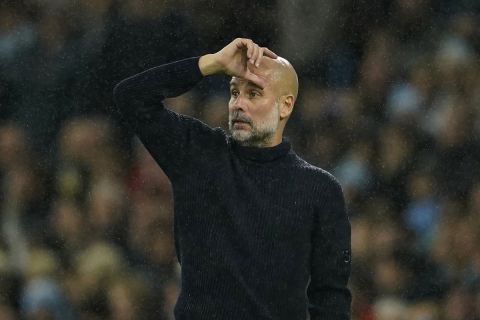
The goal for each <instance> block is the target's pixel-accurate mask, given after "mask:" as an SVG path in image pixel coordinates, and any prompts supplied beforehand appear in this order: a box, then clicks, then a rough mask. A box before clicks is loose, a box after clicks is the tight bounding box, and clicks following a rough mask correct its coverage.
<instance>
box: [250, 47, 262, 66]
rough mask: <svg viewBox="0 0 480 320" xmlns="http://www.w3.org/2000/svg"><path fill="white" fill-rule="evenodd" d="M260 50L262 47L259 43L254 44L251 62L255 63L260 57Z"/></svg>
mask: <svg viewBox="0 0 480 320" xmlns="http://www.w3.org/2000/svg"><path fill="white" fill-rule="evenodd" d="M259 50H260V47H259V46H258V45H257V44H255V43H254V44H253V54H252V57H251V58H250V63H251V64H255V60H257V57H258V51H259Z"/></svg>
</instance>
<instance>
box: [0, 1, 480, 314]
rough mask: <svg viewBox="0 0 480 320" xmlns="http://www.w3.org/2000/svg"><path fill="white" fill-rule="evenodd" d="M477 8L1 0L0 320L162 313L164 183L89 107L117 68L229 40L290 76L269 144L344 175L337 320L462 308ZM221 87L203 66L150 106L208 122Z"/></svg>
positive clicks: (478, 206)
mask: <svg viewBox="0 0 480 320" xmlns="http://www.w3.org/2000/svg"><path fill="white" fill-rule="evenodd" d="M479 14H480V2H479V1H475V0H440V1H435V0H416V1H415V0H383V1H381V0H375V1H366V0H342V1H334V0H330V1H315V0H297V1H281V0H278V1H275V0H268V1H235V2H234V1H226V0H220V1H206V0H199V1H195V0H181V1H147V0H143V1H142V0H123V1H121V0H83V1H68V0H20V1H14V0H11V1H9V0H0V183H1V184H0V186H1V189H0V319H3V320H9V319H19V318H20V317H22V318H25V319H66V320H68V319H112V320H113V319H116V320H123V319H125V320H127V319H172V308H173V304H174V302H175V299H176V295H177V294H178V290H179V289H178V288H179V287H178V286H179V283H178V270H179V267H178V265H177V263H176V258H175V254H174V245H173V241H172V239H173V238H172V231H173V227H172V199H171V191H170V185H169V182H168V180H167V179H166V177H165V175H164V174H163V173H162V172H161V170H160V169H159V168H158V167H157V166H156V164H155V163H154V162H153V160H152V159H151V158H150V156H149V155H148V153H147V152H146V151H145V149H144V148H143V147H142V146H141V145H140V144H139V143H138V141H136V140H135V139H131V134H130V133H128V132H125V130H121V129H120V128H122V126H123V124H122V123H118V122H115V121H114V120H112V119H110V118H109V117H108V116H107V115H106V110H107V109H108V107H109V106H111V104H112V89H113V86H114V84H115V83H117V82H118V81H119V80H121V79H122V78H124V77H127V76H129V75H132V74H134V73H136V72H140V71H142V70H143V69H145V68H147V67H151V66H155V65H158V64H161V63H164V62H168V61H171V60H175V59H180V58H184V57H189V56H193V55H201V54H204V53H208V52H213V51H216V50H218V49H220V48H221V47H222V46H223V45H225V44H226V43H228V42H229V41H231V40H232V39H233V38H234V37H249V38H252V39H254V40H255V41H257V42H258V43H261V44H263V45H266V46H269V47H270V48H272V49H273V50H274V51H276V52H277V53H278V54H280V55H282V56H285V57H287V58H288V59H290V60H291V61H292V62H293V64H294V65H295V66H296V68H297V70H298V72H299V75H300V78H301V79H300V81H301V82H300V83H301V85H300V96H299V100H298V102H297V104H296V107H295V110H294V115H293V116H292V119H291V120H290V122H289V126H288V130H287V131H288V132H287V136H288V137H289V138H290V140H292V141H293V145H294V148H295V150H296V151H297V152H298V153H299V154H300V155H302V156H303V157H305V158H306V159H307V160H308V161H310V162H311V163H313V164H315V165H318V166H320V167H322V168H325V169H327V170H329V171H331V172H333V173H334V174H335V175H336V176H337V177H338V179H339V180H340V181H341V183H342V185H343V188H344V191H345V194H346V198H347V202H348V207H349V213H350V217H351V223H352V246H353V272H352V277H351V284H350V287H351V289H352V292H353V297H354V299H353V319H354V320H374V319H375V320H425V319H428V320H435V319H439V320H472V319H480V179H479V174H480V148H479V133H480V131H479V130H480V59H479V54H480V25H479V24H480V16H479ZM227 99H228V92H227V86H226V78H224V77H220V76H219V77H212V78H209V79H205V80H204V81H203V82H202V83H201V84H200V85H199V86H197V87H196V88H195V89H194V90H192V91H191V92H189V93H188V94H185V95H183V96H181V97H178V98H175V99H171V100H169V101H168V104H169V105H170V106H171V107H172V109H174V110H176V111H178V112H182V113H186V114H191V115H194V116H196V117H199V118H200V119H202V120H203V121H205V122H207V123H208V124H210V125H212V126H222V127H225V125H226V114H227V109H226V103H227ZM292 188H294V186H292Z"/></svg>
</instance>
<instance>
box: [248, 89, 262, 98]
mask: <svg viewBox="0 0 480 320" xmlns="http://www.w3.org/2000/svg"><path fill="white" fill-rule="evenodd" d="M249 95H250V98H255V97H257V96H259V95H260V92H258V91H256V90H252V91H250V93H249Z"/></svg>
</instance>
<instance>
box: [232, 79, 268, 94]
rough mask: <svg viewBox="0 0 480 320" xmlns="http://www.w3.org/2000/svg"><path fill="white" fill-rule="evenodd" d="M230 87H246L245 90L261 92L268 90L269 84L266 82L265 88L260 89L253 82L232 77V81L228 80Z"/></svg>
mask: <svg viewBox="0 0 480 320" xmlns="http://www.w3.org/2000/svg"><path fill="white" fill-rule="evenodd" d="M230 87H247V88H255V89H259V90H262V91H263V90H265V89H267V90H268V87H270V83H269V81H268V80H267V81H266V82H265V87H264V88H262V87H260V86H258V85H257V84H255V83H254V82H251V81H248V80H246V79H243V78H239V77H232V79H231V80H230Z"/></svg>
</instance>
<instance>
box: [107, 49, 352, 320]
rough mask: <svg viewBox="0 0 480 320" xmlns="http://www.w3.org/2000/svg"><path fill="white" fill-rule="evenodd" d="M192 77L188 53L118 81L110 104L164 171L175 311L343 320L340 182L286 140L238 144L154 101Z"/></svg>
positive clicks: (346, 298) (180, 89)
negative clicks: (169, 196) (169, 198)
mask: <svg viewBox="0 0 480 320" xmlns="http://www.w3.org/2000/svg"><path fill="white" fill-rule="evenodd" d="M201 79H202V74H201V73H200V70H199V68H198V58H190V59H186V60H182V61H178V62H174V63H171V64H167V65H162V66H159V67H155V68H152V69H149V70H147V71H145V72H143V73H140V74H137V75H135V76H133V77H130V78H128V79H125V80H123V81H122V82H120V83H119V84H118V85H117V86H116V87H115V90H114V98H115V103H116V109H115V110H116V111H117V112H119V113H120V116H121V117H122V118H123V119H124V120H126V121H127V122H128V124H129V126H130V128H131V129H132V130H133V131H134V132H135V133H136V134H137V135H138V137H139V138H140V140H141V141H142V143H143V144H144V145H145V146H146V148H147V149H148V150H149V152H150V153H151V154H152V156H153V157H154V159H155V160H156V161H157V163H158V164H159V165H160V167H161V168H162V169H163V170H164V171H165V173H166V174H167V175H168V177H169V179H170V180H171V183H172V187H173V194H174V207H175V214H174V230H175V245H176V249H177V256H178V259H179V261H180V263H181V266H182V269H181V270H182V271H181V282H182V283H181V285H182V288H181V292H180V296H179V298H178V301H177V304H176V306H175V318H176V319H177V320H184V319H185V320H186V319H189V320H190V319H191V320H200V319H205V320H207V319H208V320H214V319H222V320H227V319H228V320H232V319H235V320H244V319H245V320H247V319H248V320H260V319H285V320H297V319H298V320H305V319H306V318H307V310H309V313H310V317H311V319H312V320H314V319H317V320H320V319H321V320H340V319H341V320H346V319H350V302H351V297H350V292H349V290H348V288H347V282H348V278H349V274H350V224H349V221H348V217H347V215H346V212H345V205H344V200H343V195H342V190H341V187H340V186H339V184H338V182H337V181H336V180H335V179H334V178H333V177H332V176H331V175H330V174H329V173H327V172H326V171H324V170H322V169H319V168H317V167H314V166H312V165H310V164H308V163H307V162H305V161H304V160H302V159H301V158H300V157H299V156H297V155H296V154H295V152H294V151H293V150H292V148H291V146H290V143H289V142H288V141H287V140H285V139H284V140H283V142H282V143H281V144H279V145H277V146H275V147H270V148H255V147H244V146H241V145H239V144H237V143H235V141H234V140H232V138H231V137H230V136H228V135H227V134H226V133H225V132H224V131H223V130H221V129H219V128H215V129H213V128H210V127H209V126H207V125H206V124H204V123H202V122H201V121H199V120H197V119H194V118H191V117H187V116H184V115H180V114H177V113H174V112H172V111H170V110H168V109H166V108H164V106H163V104H162V100H163V99H164V98H166V97H173V96H177V95H179V94H182V93H184V92H186V91H187V90H189V89H191V88H192V87H193V86H194V85H195V84H196V83H197V82H199V81H200V80H201Z"/></svg>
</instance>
